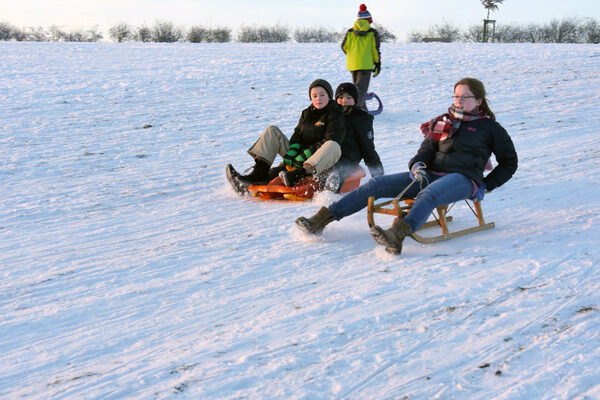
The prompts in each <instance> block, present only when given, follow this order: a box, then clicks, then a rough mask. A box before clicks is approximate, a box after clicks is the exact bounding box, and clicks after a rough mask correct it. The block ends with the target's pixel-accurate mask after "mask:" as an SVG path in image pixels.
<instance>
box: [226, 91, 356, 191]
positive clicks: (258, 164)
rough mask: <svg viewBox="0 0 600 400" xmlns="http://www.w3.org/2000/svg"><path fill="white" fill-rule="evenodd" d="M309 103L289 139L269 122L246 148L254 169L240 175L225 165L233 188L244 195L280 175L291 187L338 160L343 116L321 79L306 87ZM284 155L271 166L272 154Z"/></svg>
mask: <svg viewBox="0 0 600 400" xmlns="http://www.w3.org/2000/svg"><path fill="white" fill-rule="evenodd" d="M308 93H309V97H310V99H311V105H310V106H309V107H308V108H306V109H305V110H303V111H302V114H301V115H300V120H299V121H298V125H297V126H296V128H295V129H294V134H293V135H292V137H291V138H290V139H289V140H288V138H287V137H286V136H285V135H284V134H283V133H282V132H281V130H280V129H279V128H278V127H276V126H274V125H271V126H269V127H267V129H266V130H265V132H264V133H263V134H262V135H261V137H260V138H259V139H258V140H257V141H256V143H254V145H252V147H250V149H248V154H250V156H252V158H254V161H255V165H254V169H253V171H252V172H251V173H250V174H248V175H241V174H240V173H238V172H237V171H236V170H235V169H234V168H233V166H232V165H231V164H227V166H226V167H225V175H226V177H227V180H228V181H229V183H231V185H232V186H233V188H234V189H235V190H236V191H237V192H238V193H240V194H246V193H247V192H248V187H249V186H250V185H253V184H266V183H267V182H269V181H270V180H271V179H272V178H274V177H276V176H277V175H279V176H280V177H281V179H282V181H283V182H284V184H285V185H286V186H294V185H295V184H296V183H298V182H299V181H300V180H301V179H302V178H303V177H305V176H306V175H315V174H320V173H322V172H323V171H325V170H327V169H330V168H331V167H332V166H333V165H335V163H337V161H338V160H339V158H340V156H341V154H342V150H341V146H340V144H341V143H342V142H343V140H344V135H345V130H344V116H343V114H342V111H341V109H340V107H339V106H338V105H337V104H336V102H335V101H334V100H333V89H332V88H331V85H330V84H329V82H327V81H326V80H323V79H317V80H315V81H313V82H312V83H311V84H310V86H309V88H308ZM277 154H279V155H280V156H281V157H283V163H282V164H281V165H280V166H278V167H275V168H271V165H272V164H273V161H274V160H275V157H277Z"/></svg>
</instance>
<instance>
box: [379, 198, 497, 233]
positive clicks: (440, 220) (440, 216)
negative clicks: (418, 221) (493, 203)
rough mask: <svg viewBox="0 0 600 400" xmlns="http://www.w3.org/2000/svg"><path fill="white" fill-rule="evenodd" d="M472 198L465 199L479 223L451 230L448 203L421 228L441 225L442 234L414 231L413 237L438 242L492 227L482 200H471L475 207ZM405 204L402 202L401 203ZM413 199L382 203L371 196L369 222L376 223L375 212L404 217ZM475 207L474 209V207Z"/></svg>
mask: <svg viewBox="0 0 600 400" xmlns="http://www.w3.org/2000/svg"><path fill="white" fill-rule="evenodd" d="M469 201H470V200H465V203H467V205H468V206H469V208H471V211H473V214H474V216H475V218H476V220H477V225H475V226H472V227H470V228H465V229H460V230H457V231H455V232H451V231H450V229H449V227H448V222H451V221H452V216H450V215H448V205H443V206H440V207H437V208H436V209H435V210H434V211H433V212H432V216H433V218H434V219H433V220H431V221H427V222H426V223H425V224H424V225H423V226H422V227H421V228H419V230H421V229H424V228H430V227H436V226H437V227H439V228H440V229H441V234H440V235H437V236H432V237H426V236H422V235H420V234H418V233H416V232H415V233H413V234H412V235H411V237H412V238H413V239H414V240H416V241H417V242H419V243H425V244H429V243H437V242H442V241H445V240H449V239H452V238H455V237H459V236H464V235H468V234H471V233H475V232H480V231H484V230H487V229H492V228H493V227H494V226H495V224H494V223H493V222H488V223H486V222H485V219H484V217H483V209H482V208H481V202H480V201H471V203H472V204H473V206H474V207H471V205H470V204H469ZM402 202H403V203H404V204H400V203H402ZM413 202H414V201H413V200H412V199H400V200H395V199H394V200H387V201H383V202H380V203H377V204H376V203H375V198H374V197H369V200H368V203H367V222H368V223H369V226H373V225H375V214H384V215H392V216H396V217H401V218H402V217H404V216H405V215H406V214H407V213H408V212H409V211H410V209H411V207H412V203H413ZM473 208H474V209H473Z"/></svg>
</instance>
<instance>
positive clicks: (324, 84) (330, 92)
mask: <svg viewBox="0 0 600 400" xmlns="http://www.w3.org/2000/svg"><path fill="white" fill-rule="evenodd" d="M315 86H320V87H322V88H323V89H325V91H326V92H327V94H328V95H329V100H333V89H332V88H331V85H330V84H329V82H327V81H326V80H325V79H315V80H314V81H313V83H311V84H310V86H309V87H308V97H309V98H310V91H311V90H312V88H314V87H315Z"/></svg>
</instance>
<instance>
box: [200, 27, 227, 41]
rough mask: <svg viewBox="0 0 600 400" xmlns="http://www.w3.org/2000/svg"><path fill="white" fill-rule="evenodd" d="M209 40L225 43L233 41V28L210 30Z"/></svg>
mask: <svg viewBox="0 0 600 400" xmlns="http://www.w3.org/2000/svg"><path fill="white" fill-rule="evenodd" d="M206 41H207V42H214V43H225V42H230V41H231V29H229V28H214V29H209V30H208V37H207V40H206Z"/></svg>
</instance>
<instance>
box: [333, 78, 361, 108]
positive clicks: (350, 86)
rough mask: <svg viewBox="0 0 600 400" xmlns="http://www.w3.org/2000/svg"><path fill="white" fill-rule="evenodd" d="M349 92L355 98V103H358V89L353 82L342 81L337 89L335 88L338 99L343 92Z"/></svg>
mask: <svg viewBox="0 0 600 400" xmlns="http://www.w3.org/2000/svg"><path fill="white" fill-rule="evenodd" d="M344 93H346V94H349V95H350V96H352V98H353V99H354V102H355V103H358V89H357V88H356V86H355V85H354V83H352V82H344V83H340V84H339V86H338V87H337V89H335V99H336V100H337V98H338V97H340V96H341V95H342V94H344Z"/></svg>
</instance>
